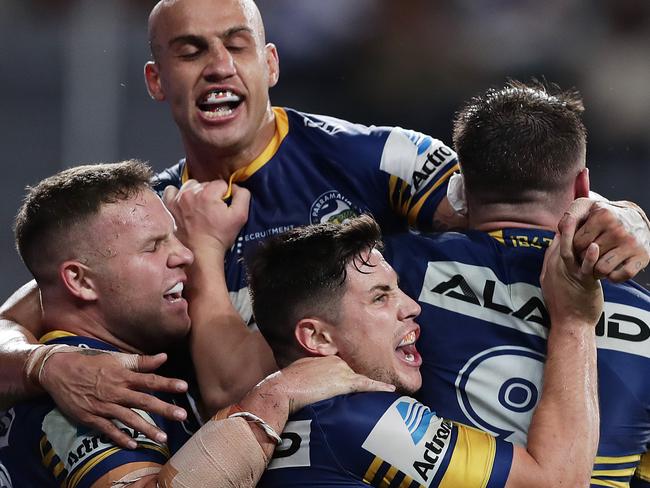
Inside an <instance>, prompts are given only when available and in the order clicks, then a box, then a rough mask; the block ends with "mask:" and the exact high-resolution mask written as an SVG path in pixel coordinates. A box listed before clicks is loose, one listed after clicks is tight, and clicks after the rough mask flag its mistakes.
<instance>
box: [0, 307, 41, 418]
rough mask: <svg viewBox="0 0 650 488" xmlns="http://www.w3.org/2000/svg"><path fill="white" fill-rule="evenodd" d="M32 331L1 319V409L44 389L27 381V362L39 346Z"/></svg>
mask: <svg viewBox="0 0 650 488" xmlns="http://www.w3.org/2000/svg"><path fill="white" fill-rule="evenodd" d="M36 342H37V341H36V339H35V338H34V336H33V335H31V333H30V332H29V331H28V330H26V329H24V328H23V327H21V326H19V325H18V324H16V323H14V322H11V321H9V320H4V319H0V410H2V409H3V407H5V406H8V405H11V404H13V403H15V402H18V401H21V400H25V399H27V398H29V397H31V396H33V395H35V394H37V393H42V390H41V389H40V388H38V387H36V385H33V384H31V383H30V382H28V381H27V378H26V376H25V363H26V362H27V357H28V355H29V353H30V352H31V351H32V350H34V348H36V347H39V346H38V345H37V344H36Z"/></svg>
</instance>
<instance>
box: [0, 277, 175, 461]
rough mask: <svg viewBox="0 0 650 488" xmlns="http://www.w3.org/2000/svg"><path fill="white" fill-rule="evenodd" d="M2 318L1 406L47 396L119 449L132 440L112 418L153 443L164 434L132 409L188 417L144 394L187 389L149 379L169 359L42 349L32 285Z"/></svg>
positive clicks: (14, 298) (36, 297)
mask: <svg viewBox="0 0 650 488" xmlns="http://www.w3.org/2000/svg"><path fill="white" fill-rule="evenodd" d="M0 313H1V315H0V397H1V398H2V401H0V404H2V406H8V405H10V404H13V403H16V402H18V401H23V400H26V399H27V398H29V397H32V396H35V395H38V394H43V393H48V394H49V395H50V396H51V397H52V399H53V400H54V401H55V402H56V404H57V405H58V407H59V409H60V410H61V411H63V412H64V413H65V414H66V415H68V416H69V417H71V418H73V419H75V420H76V421H78V422H79V423H82V424H84V425H86V426H88V427H91V428H93V429H95V430H98V431H100V432H102V433H103V434H105V435H107V436H108V437H109V438H110V439H111V440H113V441H114V442H116V443H117V444H119V445H120V446H123V447H131V448H133V447H134V444H133V441H132V439H131V438H130V437H129V436H127V435H126V434H125V433H124V432H122V431H121V430H119V429H118V428H117V427H116V426H115V424H114V423H113V422H112V421H111V419H117V420H119V421H121V422H123V423H124V424H126V425H128V426H129V427H132V428H134V429H136V430H137V431H139V432H143V433H144V434H145V435H147V436H148V437H150V438H152V439H155V438H160V439H163V438H164V433H163V432H162V431H160V430H159V429H157V428H156V427H155V426H152V425H151V424H149V423H148V422H145V421H144V420H143V419H142V418H141V417H140V416H138V415H136V414H134V413H133V411H132V410H131V409H130V407H136V408H140V409H143V410H146V411H149V412H151V413H156V414H159V415H163V416H165V417H167V418H170V419H178V418H184V417H185V415H186V412H185V411H184V410H183V409H182V408H179V407H176V406H174V405H171V404H167V403H164V402H162V401H161V400H159V399H157V398H156V397H154V396H152V395H149V394H147V393H143V391H170V392H179V391H184V390H185V389H186V388H187V385H186V384H185V382H183V381H180V380H175V379H170V378H164V377H162V376H158V375H154V374H151V372H152V371H155V370H156V369H157V368H158V367H159V366H160V365H161V364H162V363H163V362H164V361H165V355H157V356H135V355H130V354H101V355H93V356H90V355H89V354H88V351H87V350H84V349H79V350H78V352H76V353H75V352H66V353H63V352H54V351H53V348H54V347H55V346H51V345H48V346H46V345H42V344H38V342H37V340H36V338H35V336H41V335H42V334H43V332H44V330H43V325H42V323H41V317H42V312H41V304H40V294H39V291H38V288H37V286H36V283H35V282H34V281H32V282H30V283H28V284H26V285H25V286H23V287H22V288H20V289H19V290H18V291H17V292H16V293H14V294H13V295H12V296H11V297H10V298H9V300H7V302H5V304H4V305H3V306H2V309H1V311H0ZM21 324H23V325H24V326H23V325H21ZM73 350H75V348H69V349H68V351H73ZM52 352H54V353H53V354H52Z"/></svg>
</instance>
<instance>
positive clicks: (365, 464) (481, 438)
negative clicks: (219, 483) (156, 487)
mask: <svg viewBox="0 0 650 488" xmlns="http://www.w3.org/2000/svg"><path fill="white" fill-rule="evenodd" d="M282 439H283V442H282V444H281V445H280V446H278V448H277V449H276V450H275V454H274V456H273V459H272V460H271V462H270V464H269V466H268V469H267V471H266V473H265V474H264V476H263V477H262V479H261V480H260V483H259V485H258V486H259V487H260V488H274V487H287V488H289V487H320V488H325V487H331V486H367V485H371V486H375V487H378V488H379V487H382V488H388V487H392V488H398V487H399V488H421V487H434V486H436V487H444V488H457V487H461V486H462V487H464V488H474V487H476V488H479V487H481V488H496V487H502V486H504V485H505V482H506V479H507V478H508V473H509V472H510V466H511V464H512V457H513V447H512V444H510V443H508V442H504V441H501V440H498V439H496V438H494V437H493V436H491V435H488V434H486V433H485V432H481V431H479V430H477V429H473V428H469V427H465V426H462V425H458V424H455V423H453V422H450V421H447V420H444V419H442V418H440V417H438V416H437V415H436V413H435V412H432V411H431V410H430V409H429V408H427V407H426V406H424V405H422V404H421V403H419V402H418V401H417V400H415V399H413V398H411V397H407V396H399V395H398V394H396V393H356V394H351V395H343V396H339V397H335V398H332V399H330V400H325V401H322V402H319V403H315V404H313V405H310V406H308V407H306V408H304V409H303V410H301V411H300V412H298V413H297V414H295V415H293V416H292V417H291V418H290V419H289V422H288V423H287V425H286V427H285V430H284V432H283V433H282Z"/></svg>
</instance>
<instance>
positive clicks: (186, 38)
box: [168, 34, 207, 47]
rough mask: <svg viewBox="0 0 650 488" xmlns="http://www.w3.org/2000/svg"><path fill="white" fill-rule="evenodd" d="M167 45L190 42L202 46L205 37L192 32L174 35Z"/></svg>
mask: <svg viewBox="0 0 650 488" xmlns="http://www.w3.org/2000/svg"><path fill="white" fill-rule="evenodd" d="M168 44H169V47H173V46H174V45H177V44H192V45H194V46H204V45H205V44H207V43H206V41H205V39H204V38H202V37H200V36H195V35H193V34H185V35H182V36H178V37H174V38H173V39H172V40H170V41H169V43H168Z"/></svg>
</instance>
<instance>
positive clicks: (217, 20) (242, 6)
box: [149, 0, 263, 43]
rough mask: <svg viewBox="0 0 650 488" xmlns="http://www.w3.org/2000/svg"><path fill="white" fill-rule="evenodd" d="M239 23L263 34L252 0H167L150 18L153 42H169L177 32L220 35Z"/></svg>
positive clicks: (179, 34) (256, 32)
mask: <svg viewBox="0 0 650 488" xmlns="http://www.w3.org/2000/svg"><path fill="white" fill-rule="evenodd" d="M236 26H243V27H248V28H250V29H251V30H252V31H253V32H254V33H255V34H256V35H262V30H263V28H262V21H261V17H260V15H259V11H258V10H257V7H256V5H255V3H254V2H253V1H252V0H167V1H163V2H160V3H159V4H158V5H157V6H156V7H155V8H154V10H153V11H152V13H151V16H150V18H149V35H150V37H151V40H152V42H154V41H157V42H158V43H166V42H167V41H169V40H170V39H173V38H175V37H177V36H185V35H203V36H210V35H215V34H216V35H218V34H220V33H223V32H225V31H227V30H228V29H231V28H233V27H236Z"/></svg>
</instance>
